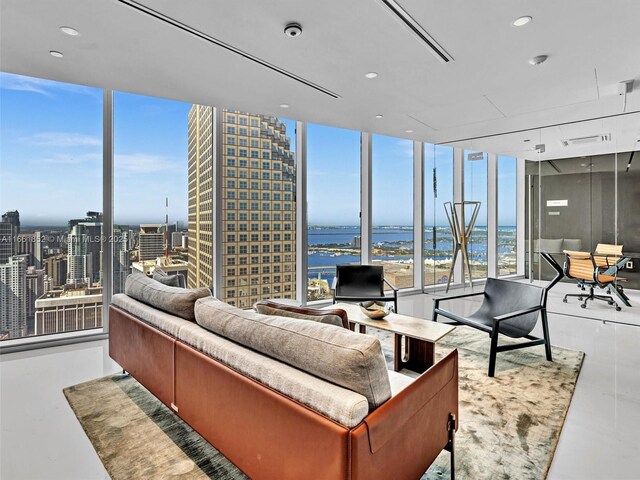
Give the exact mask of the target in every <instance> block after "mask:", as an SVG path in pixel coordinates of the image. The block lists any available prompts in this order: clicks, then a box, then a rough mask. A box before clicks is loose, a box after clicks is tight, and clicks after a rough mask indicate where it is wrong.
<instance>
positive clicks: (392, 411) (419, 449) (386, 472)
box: [350, 350, 464, 480]
mask: <svg viewBox="0 0 640 480" xmlns="http://www.w3.org/2000/svg"><path fill="white" fill-rule="evenodd" d="M451 414H453V415H456V418H458V351H457V350H454V351H453V352H451V353H450V354H449V355H447V356H446V357H444V358H443V359H442V360H440V361H439V362H438V363H436V364H435V365H434V366H433V367H431V368H430V369H428V370H427V371H426V372H424V373H423V374H422V375H420V377H418V378H417V379H416V380H415V381H414V382H413V383H412V384H411V385H409V386H407V387H406V388H405V389H404V390H402V391H401V392H399V393H398V394H397V395H395V396H393V397H392V398H391V399H389V400H388V401H387V402H385V403H383V404H382V405H380V406H379V407H378V408H376V409H375V410H374V411H373V412H371V413H370V414H369V415H368V416H367V417H366V418H365V419H364V420H363V422H362V423H361V424H360V425H358V426H357V427H355V428H354V429H353V430H352V431H351V436H350V439H351V477H350V478H351V479H352V480H386V479H389V478H420V477H421V476H422V475H423V474H424V472H425V471H426V470H427V469H428V468H429V465H431V464H432V463H433V461H434V460H435V459H436V457H437V456H438V455H439V454H440V453H441V452H442V450H443V449H444V448H446V447H447V446H448V445H449V425H450V416H451ZM463 421H464V419H463ZM456 429H457V425H456Z"/></svg>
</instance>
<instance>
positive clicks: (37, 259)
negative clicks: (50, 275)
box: [33, 232, 45, 269]
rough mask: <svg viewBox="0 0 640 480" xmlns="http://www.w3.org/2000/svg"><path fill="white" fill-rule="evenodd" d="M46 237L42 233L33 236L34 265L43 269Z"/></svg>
mask: <svg viewBox="0 0 640 480" xmlns="http://www.w3.org/2000/svg"><path fill="white" fill-rule="evenodd" d="M44 247H45V245H44V236H43V235H42V232H35V233H34V234H33V265H34V266H35V267H36V268H38V269H39V268H42V260H43V259H44V257H43V256H42V250H43V249H44Z"/></svg>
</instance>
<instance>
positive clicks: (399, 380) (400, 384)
mask: <svg viewBox="0 0 640 480" xmlns="http://www.w3.org/2000/svg"><path fill="white" fill-rule="evenodd" d="M387 372H388V374H389V383H390V384H391V396H392V397H395V396H396V395H397V394H399V393H400V392H401V391H402V390H404V389H405V388H407V387H408V386H409V385H411V384H412V383H413V381H414V380H415V378H412V377H410V376H408V375H404V374H402V373H399V372H394V371H393V370H387Z"/></svg>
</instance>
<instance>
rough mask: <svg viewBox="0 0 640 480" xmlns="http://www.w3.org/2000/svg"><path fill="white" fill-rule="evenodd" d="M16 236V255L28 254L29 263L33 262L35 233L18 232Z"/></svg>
mask: <svg viewBox="0 0 640 480" xmlns="http://www.w3.org/2000/svg"><path fill="white" fill-rule="evenodd" d="M16 238H17V245H16V250H17V254H18V255H28V256H29V261H28V264H29V265H33V264H34V246H35V239H36V234H35V233H19V234H18V236H17V237H16Z"/></svg>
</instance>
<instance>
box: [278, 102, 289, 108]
mask: <svg viewBox="0 0 640 480" xmlns="http://www.w3.org/2000/svg"><path fill="white" fill-rule="evenodd" d="M280 108H289V104H288V103H281V104H280Z"/></svg>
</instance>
